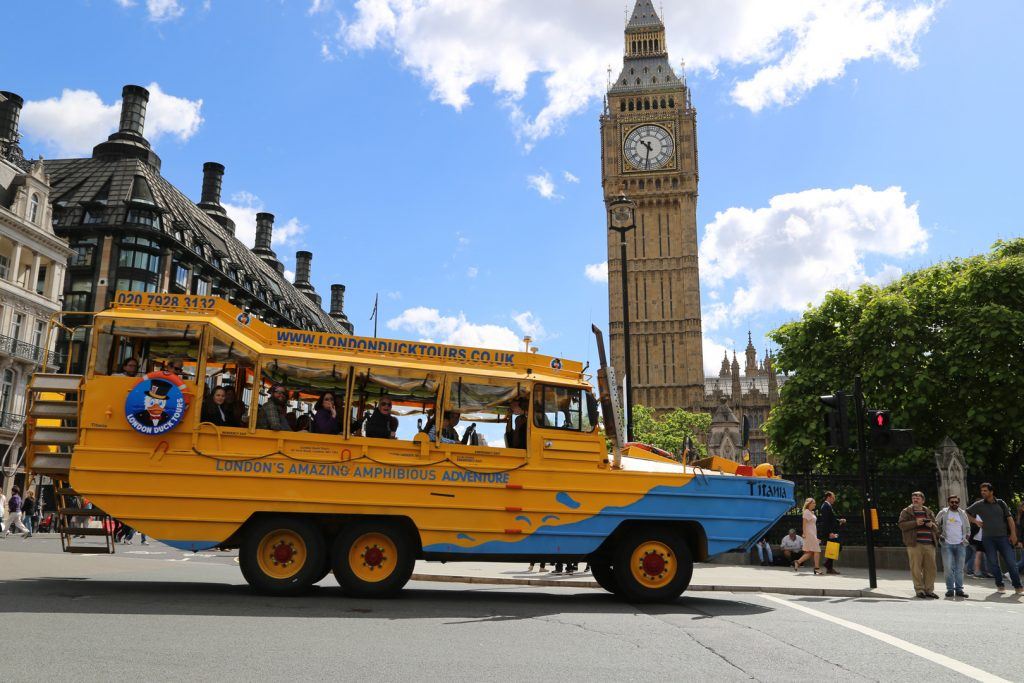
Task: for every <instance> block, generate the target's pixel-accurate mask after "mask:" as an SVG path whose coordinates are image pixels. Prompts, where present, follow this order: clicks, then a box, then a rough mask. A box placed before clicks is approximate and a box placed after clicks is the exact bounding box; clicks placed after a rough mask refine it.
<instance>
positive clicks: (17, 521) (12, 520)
mask: <svg viewBox="0 0 1024 683" xmlns="http://www.w3.org/2000/svg"><path fill="white" fill-rule="evenodd" d="M11 529H17V530H18V531H20V532H21V533H23V534H25V537H26V538H28V536H29V531H28V529H27V528H26V527H25V525H24V524H22V522H21V489H20V488H18V487H17V486H15V487H14V488H12V489H11V497H10V499H9V500H8V501H7V527H6V528H5V529H4V538H7V537H8V536H10V535H11Z"/></svg>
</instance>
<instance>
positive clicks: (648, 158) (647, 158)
mask: <svg viewBox="0 0 1024 683" xmlns="http://www.w3.org/2000/svg"><path fill="white" fill-rule="evenodd" d="M640 144H642V145H643V146H644V147H646V148H647V156H645V157H644V165H645V166H646V167H647V168H650V167H651V149H653V145H651V143H649V142H647V141H646V140H641V141H640Z"/></svg>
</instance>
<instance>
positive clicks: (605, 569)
mask: <svg viewBox="0 0 1024 683" xmlns="http://www.w3.org/2000/svg"><path fill="white" fill-rule="evenodd" d="M590 571H591V572H592V573H593V574H594V580H595V581H597V583H598V585H599V586H601V588H603V589H605V590H606V591H608V592H609V593H615V594H616V595H617V594H618V593H619V583H618V581H617V580H616V579H615V572H614V571H613V570H612V566H611V565H610V564H608V563H607V562H591V563H590Z"/></svg>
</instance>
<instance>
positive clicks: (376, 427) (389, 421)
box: [363, 396, 398, 439]
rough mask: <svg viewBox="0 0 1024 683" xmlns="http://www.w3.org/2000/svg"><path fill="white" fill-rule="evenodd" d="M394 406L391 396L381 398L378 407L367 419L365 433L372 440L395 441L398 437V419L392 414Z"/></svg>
mask: <svg viewBox="0 0 1024 683" xmlns="http://www.w3.org/2000/svg"><path fill="white" fill-rule="evenodd" d="M392 406H393V403H392V400H391V397H390V396H381V397H380V399H379V400H378V401H377V407H376V408H375V409H374V411H373V413H372V414H371V415H370V416H369V417H368V418H366V424H365V427H364V429H363V432H364V433H365V434H366V436H368V437H370V438H372V439H394V438H395V437H397V436H398V418H397V417H395V416H394V415H392V414H391V408H392Z"/></svg>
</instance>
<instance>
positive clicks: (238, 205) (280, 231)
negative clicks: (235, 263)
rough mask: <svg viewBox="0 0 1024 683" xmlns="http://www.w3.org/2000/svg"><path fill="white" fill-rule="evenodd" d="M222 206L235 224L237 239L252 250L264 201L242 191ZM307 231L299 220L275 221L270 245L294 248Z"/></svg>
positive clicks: (293, 218)
mask: <svg viewBox="0 0 1024 683" xmlns="http://www.w3.org/2000/svg"><path fill="white" fill-rule="evenodd" d="M222 205H223V206H224V210H225V211H227V214H228V217H229V218H230V219H231V220H233V221H234V222H235V237H237V238H238V239H239V240H241V241H242V243H243V244H244V245H246V246H247V247H249V248H250V249H251V248H252V246H253V245H254V244H255V243H256V214H258V213H260V212H261V211H264V210H265V209H264V208H263V200H261V199H260V198H259V197H257V196H256V195H254V194H253V193H251V192H245V191H242V192H236V193H234V194H233V195H231V201H230V202H222ZM305 231H306V226H305V225H303V224H302V223H301V222H299V219H298V218H295V217H292V218H289V219H288V220H287V221H285V222H284V223H280V222H278V221H276V220H275V222H274V232H273V233H272V234H271V237H270V243H271V245H272V246H281V247H287V246H292V245H294V244H295V243H297V242H298V241H299V237H300V236H301V235H302V233H304V232H305ZM278 255H279V256H280V254H278Z"/></svg>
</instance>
